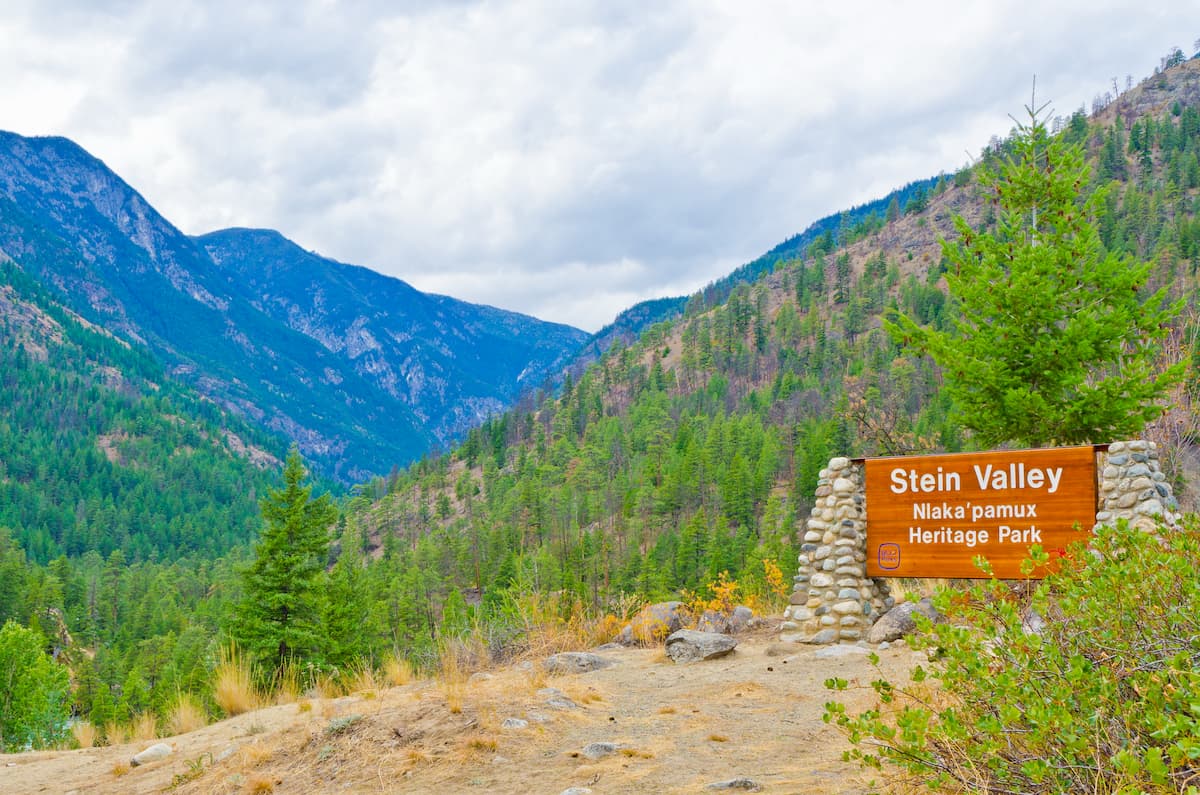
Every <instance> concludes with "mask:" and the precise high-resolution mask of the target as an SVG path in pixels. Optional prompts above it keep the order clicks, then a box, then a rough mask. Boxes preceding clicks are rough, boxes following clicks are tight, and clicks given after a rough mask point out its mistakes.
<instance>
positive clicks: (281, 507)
mask: <svg viewBox="0 0 1200 795" xmlns="http://www.w3.org/2000/svg"><path fill="white" fill-rule="evenodd" d="M306 474H307V473H306V472H305V469H304V462H303V461H302V460H301V458H300V454H299V452H297V451H296V449H295V448H294V447H293V448H292V450H291V452H290V453H289V454H288V457H287V463H286V464H285V465H284V469H283V488H281V489H276V490H273V491H271V492H270V493H269V494H268V495H267V496H266V498H264V499H263V500H262V502H261V503H260V506H259V507H260V509H261V511H262V516H263V520H264V522H265V527H264V528H263V532H262V536H261V537H260V538H259V540H258V543H257V544H256V545H255V547H254V562H253V563H252V564H251V565H250V567H249V568H248V569H246V571H245V572H244V573H243V581H244V586H245V595H244V597H243V600H242V603H241V606H240V609H239V611H238V616H237V624H236V627H235V634H236V635H237V637H238V640H239V642H240V643H241V644H242V648H243V649H245V650H246V651H247V652H249V653H250V654H251V655H252V656H253V657H254V658H255V659H256V660H257V661H258V662H259V663H260V664H262V665H264V666H265V667H267V668H268V669H269V670H277V669H278V668H279V667H281V666H283V665H284V664H286V663H287V662H289V661H290V660H293V659H297V658H303V657H309V656H312V655H315V654H317V653H318V652H319V650H320V649H321V647H322V643H321V640H320V636H319V629H320V624H321V613H322V609H321V608H322V593H321V588H320V585H321V582H322V573H323V572H324V568H325V561H326V558H327V557H328V554H329V528H330V526H331V525H332V524H333V522H334V520H335V519H336V518H337V509H336V508H334V506H333V504H332V502H331V501H330V498H329V495H328V494H322V495H321V496H320V497H317V498H315V499H314V498H313V497H312V486H308V485H304V483H303V481H304V479H305V476H306Z"/></svg>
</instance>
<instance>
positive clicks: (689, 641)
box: [667, 629, 737, 663]
mask: <svg viewBox="0 0 1200 795" xmlns="http://www.w3.org/2000/svg"><path fill="white" fill-rule="evenodd" d="M736 647H737V640H735V639H734V638H732V637H730V636H729V635H722V634H720V633H718V632H697V631H696V630H694V629H681V630H679V631H678V632H674V633H672V634H671V636H670V637H669V638H667V656H668V657H670V658H671V659H672V660H674V661H675V662H677V663H688V662H698V661H700V660H712V659H716V658H717V657H724V656H725V655H726V654H729V653H730V652H731V651H733V650H734V648H736Z"/></svg>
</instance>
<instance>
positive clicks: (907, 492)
mask: <svg viewBox="0 0 1200 795" xmlns="http://www.w3.org/2000/svg"><path fill="white" fill-rule="evenodd" d="M865 469H866V472H865V475H866V509H867V511H866V513H867V576H868V577H985V576H986V575H985V574H984V573H983V572H981V571H980V570H979V568H978V567H977V566H976V565H975V563H974V559H975V557H976V556H978V555H982V556H983V557H985V558H987V561H988V563H989V564H990V565H991V568H992V571H993V573H994V574H995V576H996V577H999V578H1001V579H1019V578H1022V577H1024V576H1025V575H1023V574H1022V573H1021V561H1023V560H1025V559H1027V558H1028V557H1029V548H1030V547H1031V546H1033V545H1034V544H1040V545H1041V547H1042V549H1044V550H1045V551H1046V552H1047V553H1049V555H1050V556H1051V557H1055V556H1062V555H1063V554H1064V553H1065V552H1066V549H1067V546H1068V545H1069V544H1071V543H1072V542H1074V541H1077V540H1081V539H1082V540H1086V539H1087V538H1088V537H1089V535H1090V533H1091V530H1092V526H1093V525H1094V524H1095V521H1096V454H1095V449H1094V448H1093V447H1091V446H1087V447H1062V448H1052V449H1045V450H1012V451H999V452H989V453H959V454H953V455H932V456H911V457H902V458H869V459H867V460H866V462H865Z"/></svg>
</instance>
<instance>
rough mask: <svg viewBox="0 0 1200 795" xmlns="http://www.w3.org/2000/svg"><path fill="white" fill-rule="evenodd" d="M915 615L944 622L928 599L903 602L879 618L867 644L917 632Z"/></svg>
mask: <svg viewBox="0 0 1200 795" xmlns="http://www.w3.org/2000/svg"><path fill="white" fill-rule="evenodd" d="M914 613H921V614H923V615H926V616H928V617H929V618H930V619H931V620H932V621H934V622H938V621H942V620H943V617H942V614H941V613H939V612H938V611H937V608H935V607H934V606H933V602H932V601H931V600H930V599H928V598H925V599H922V600H921V601H919V602H903V603H901V604H898V605H896V606H895V607H893V608H892V609H891V610H889V611H887V612H886V613H884V614H883V615H882V616H880V617H879V620H878V621H876V622H875V624H874V626H872V627H871V629H870V631H869V632H867V642H868V643H882V642H883V641H885V640H887V641H892V640H896V639H898V638H901V637H904V636H905V635H911V634H912V633H913V632H916V630H917V621H916V619H915V618H913V614H914Z"/></svg>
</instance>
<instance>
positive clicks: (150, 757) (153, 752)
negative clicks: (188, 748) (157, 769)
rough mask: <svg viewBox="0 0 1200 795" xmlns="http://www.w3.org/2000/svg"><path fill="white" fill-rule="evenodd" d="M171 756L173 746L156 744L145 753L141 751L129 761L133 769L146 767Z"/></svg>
mask: <svg viewBox="0 0 1200 795" xmlns="http://www.w3.org/2000/svg"><path fill="white" fill-rule="evenodd" d="M170 755H171V746H169V745H167V744H166V743H155V744H154V745H152V746H150V747H149V748H147V749H145V750H144V751H139V752H138V753H136V754H134V755H133V758H132V759H130V760H129V764H130V765H132V766H133V767H137V766H138V765H144V764H147V763H149V762H154V761H157V760H159V759H166V758H167V757H168V756H170Z"/></svg>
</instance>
